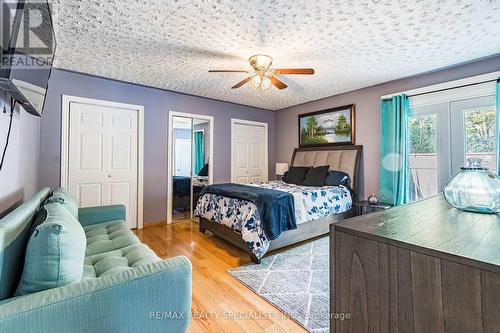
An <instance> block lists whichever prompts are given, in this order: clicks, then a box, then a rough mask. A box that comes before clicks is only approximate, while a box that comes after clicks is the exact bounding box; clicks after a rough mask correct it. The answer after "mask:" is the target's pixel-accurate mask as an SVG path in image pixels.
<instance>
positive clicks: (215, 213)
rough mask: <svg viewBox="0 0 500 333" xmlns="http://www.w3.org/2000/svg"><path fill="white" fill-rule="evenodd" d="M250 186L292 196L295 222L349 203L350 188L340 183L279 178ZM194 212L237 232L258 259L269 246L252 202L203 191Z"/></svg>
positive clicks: (335, 211)
mask: <svg viewBox="0 0 500 333" xmlns="http://www.w3.org/2000/svg"><path fill="white" fill-rule="evenodd" d="M252 186H258V187H263V188H269V189H273V190H278V191H284V192H288V193H290V194H291V195H292V196H293V199H294V200H293V201H294V211H295V217H296V222H297V224H302V223H307V222H311V221H314V220H317V219H320V218H324V217H327V216H330V215H334V214H341V213H344V212H346V211H349V210H350V209H351V207H352V198H351V192H350V190H349V189H348V188H347V187H344V186H324V187H310V186H298V185H293V184H287V183H284V182H281V181H274V182H269V183H263V184H252ZM195 216H198V217H203V218H205V219H207V220H209V221H212V222H214V223H221V224H223V225H225V226H227V227H230V228H231V229H233V230H235V231H237V232H239V233H241V236H242V238H243V240H244V241H245V242H246V244H247V246H248V247H249V249H250V250H251V251H252V252H253V253H254V255H255V256H256V257H257V258H259V259H260V258H262V257H263V256H264V255H265V254H266V252H267V250H268V249H269V243H270V240H269V239H268V237H267V236H266V234H265V232H264V228H263V225H262V221H261V219H260V215H259V212H258V209H257V206H256V205H255V204H254V203H252V202H249V201H245V200H242V199H234V198H228V197H223V196H220V195H215V194H204V195H203V196H202V197H201V198H200V199H199V201H198V203H197V205H196V209H195Z"/></svg>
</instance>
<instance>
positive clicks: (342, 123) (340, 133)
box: [299, 104, 356, 148]
mask: <svg viewBox="0 0 500 333" xmlns="http://www.w3.org/2000/svg"><path fill="white" fill-rule="evenodd" d="M355 129H356V104H349V105H344V106H339V107H335V108H331V109H326V110H321V111H316V112H311V113H306V114H301V115H299V147H300V148H304V147H322V146H339V145H355V144H356V130H355Z"/></svg>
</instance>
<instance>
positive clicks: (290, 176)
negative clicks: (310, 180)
mask: <svg viewBox="0 0 500 333" xmlns="http://www.w3.org/2000/svg"><path fill="white" fill-rule="evenodd" d="M309 169H311V167H290V169H289V170H288V171H287V172H285V175H284V176H283V181H284V182H285V183H288V184H295V185H302V182H303V181H304V179H305V178H306V175H307V172H308V171H309Z"/></svg>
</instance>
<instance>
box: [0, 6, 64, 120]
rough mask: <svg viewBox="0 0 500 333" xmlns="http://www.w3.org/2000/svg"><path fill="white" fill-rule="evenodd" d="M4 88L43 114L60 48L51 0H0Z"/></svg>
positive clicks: (0, 86)
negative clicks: (55, 55) (51, 75)
mask: <svg viewBox="0 0 500 333" xmlns="http://www.w3.org/2000/svg"><path fill="white" fill-rule="evenodd" d="M0 6H1V7H0V15H1V16H0V22H1V23H0V35H1V36H0V38H1V40H0V50H1V59H0V90H3V91H5V92H7V93H8V94H10V96H11V97H12V98H13V99H14V100H15V101H17V102H18V103H19V104H20V105H21V106H22V107H23V108H24V109H25V110H26V111H27V112H29V113H31V114H33V115H36V116H41V115H42V112H43V107H44V104H45V96H46V92H47V87H48V83H49V78H50V73H51V71H52V62H53V59H54V53H55V49H56V41H55V36H54V27H53V23H52V17H51V11H50V10H51V9H50V5H49V2H48V1H47V0H0Z"/></svg>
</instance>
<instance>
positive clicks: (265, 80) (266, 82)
mask: <svg viewBox="0 0 500 333" xmlns="http://www.w3.org/2000/svg"><path fill="white" fill-rule="evenodd" d="M272 86H273V83H272V82H271V79H270V78H268V77H267V76H266V77H264V78H263V79H262V83H261V84H260V88H261V89H262V90H267V89H269V88H271V87H272Z"/></svg>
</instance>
